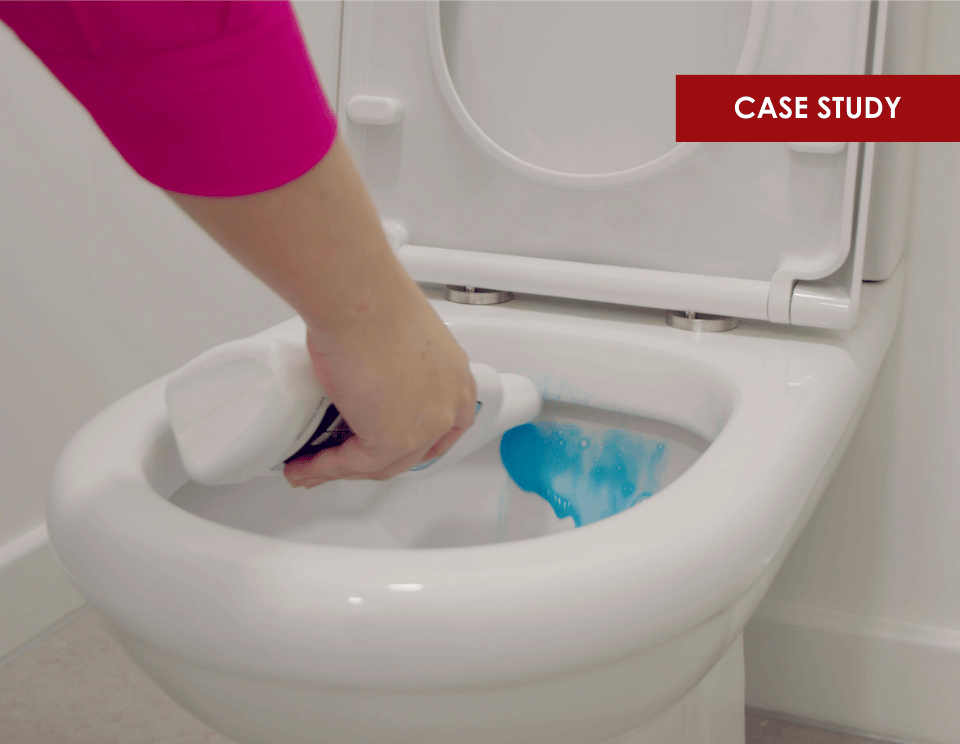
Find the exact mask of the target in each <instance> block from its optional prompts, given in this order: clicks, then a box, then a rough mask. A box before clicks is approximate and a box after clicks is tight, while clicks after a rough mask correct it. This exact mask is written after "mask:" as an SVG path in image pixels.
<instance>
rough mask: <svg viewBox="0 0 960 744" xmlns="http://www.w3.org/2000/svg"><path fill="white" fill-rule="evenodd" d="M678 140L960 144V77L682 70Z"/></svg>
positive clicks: (678, 80) (679, 82)
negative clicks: (684, 72)
mask: <svg viewBox="0 0 960 744" xmlns="http://www.w3.org/2000/svg"><path fill="white" fill-rule="evenodd" d="M676 139H677V142H955V141H960V75H677V108H676Z"/></svg>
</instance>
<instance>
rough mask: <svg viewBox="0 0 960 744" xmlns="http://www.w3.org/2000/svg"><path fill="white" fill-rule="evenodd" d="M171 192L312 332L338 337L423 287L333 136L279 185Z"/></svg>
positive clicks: (385, 312)
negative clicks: (214, 193) (233, 191)
mask: <svg viewBox="0 0 960 744" xmlns="http://www.w3.org/2000/svg"><path fill="white" fill-rule="evenodd" d="M168 194H169V195H170V197H171V198H172V199H173V200H174V201H175V202H176V203H177V204H178V205H179V206H180V207H181V208H182V209H183V210H184V211H185V212H186V213H187V214H188V215H190V216H191V217H192V218H193V219H194V220H195V221H196V222H197V223H199V224H200V225H201V226H202V227H203V228H204V229H205V230H206V231H207V232H208V233H209V234H210V235H211V237H213V238H214V240H216V241H217V242H218V243H219V244H220V245H221V246H223V247H224V248H225V249H226V250H227V251H228V252H229V253H230V254H231V255H232V256H233V257H234V258H235V259H237V261H239V262H240V263H241V264H242V265H243V266H244V267H246V268H247V269H248V270H249V271H250V272H252V273H253V274H254V275H256V276H257V277H258V278H259V279H261V280H262V281H263V282H264V283H265V284H267V285H268V286H269V287H270V288H271V289H273V290H274V291H275V292H276V293H277V294H278V295H280V296H281V297H283V299H285V300H286V301H287V302H288V303H289V304H290V305H291V306H292V307H293V308H294V309H295V310H296V311H297V312H298V313H299V314H300V315H301V316H302V317H303V319H304V321H305V322H306V323H307V325H308V327H309V328H311V330H312V331H314V332H315V333H317V334H322V335H326V334H334V335H335V336H336V337H339V336H340V335H341V334H342V332H344V331H345V330H346V329H349V328H353V327H356V326H357V324H361V325H362V324H364V323H365V322H366V321H368V320H371V319H374V318H377V319H379V318H386V317H390V315H391V314H392V313H395V312H397V311H398V310H399V308H396V307H392V305H395V304H396V303H397V302H401V301H403V298H404V297H408V296H409V295H411V293H417V294H419V292H418V291H417V289H416V286H415V285H414V284H413V282H412V281H411V280H410V278H409V277H408V276H407V274H406V272H404V270H403V269H402V267H401V266H400V265H399V263H398V261H397V260H396V258H395V257H394V256H393V252H392V251H391V249H390V246H389V245H388V243H387V240H386V237H385V236H384V234H383V231H382V229H381V227H380V220H379V218H378V216H377V212H376V209H375V207H374V205H373V203H372V201H371V200H370V197H369V196H368V194H367V192H366V189H365V188H364V186H363V182H362V180H361V178H360V175H359V173H358V172H357V169H356V167H355V166H354V164H353V161H352V159H351V157H350V154H349V151H348V150H347V148H346V146H345V145H344V144H343V142H342V141H341V140H340V138H339V137H338V138H337V139H336V140H335V142H334V144H333V146H332V147H331V148H330V151H329V152H328V153H327V155H326V157H324V158H323V160H321V161H320V163H319V164H317V165H316V166H315V167H314V168H313V169H311V170H310V171H308V172H307V173H306V174H304V175H303V176H302V177H300V178H298V179H297V180H295V181H293V182H291V183H289V184H286V185H285V186H281V187H280V188H277V189H273V190H271V191H266V192H263V193H259V194H252V195H250V196H240V197H231V198H226V199H224V198H208V197H196V196H186V195H183V194H176V193H172V192H168Z"/></svg>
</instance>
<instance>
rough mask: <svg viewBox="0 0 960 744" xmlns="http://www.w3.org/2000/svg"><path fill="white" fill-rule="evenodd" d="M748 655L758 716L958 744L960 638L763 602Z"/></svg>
mask: <svg viewBox="0 0 960 744" xmlns="http://www.w3.org/2000/svg"><path fill="white" fill-rule="evenodd" d="M744 656H745V659H746V677H747V705H748V706H749V707H751V708H757V709H762V710H767V711H776V712H779V713H784V714H786V715H788V716H795V717H797V718H801V719H805V720H813V721H822V722H827V723H829V724H832V726H831V727H833V728H837V729H838V730H847V731H861V732H866V733H868V734H871V735H873V736H878V737H883V738H886V739H893V740H898V741H905V742H915V743H916V744H956V743H957V741H958V733H957V732H960V705H957V700H958V699H960V632H958V631H955V630H947V629H944V628H935V627H930V626H925V625H915V624H912V623H904V622H900V621H895V620H887V619H883V618H875V617H869V616H866V615H855V614H851V613H846V612H838V611H835V610H825V609H821V608H817V607H809V606H805V605H793V604H787V603H783V602H774V601H764V602H762V603H761V604H760V607H759V608H758V610H757V613H756V614H755V615H754V617H753V618H752V619H751V620H750V622H749V623H748V624H747V627H746V629H745V631H744Z"/></svg>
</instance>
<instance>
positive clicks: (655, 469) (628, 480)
mask: <svg viewBox="0 0 960 744" xmlns="http://www.w3.org/2000/svg"><path fill="white" fill-rule="evenodd" d="M671 450H672V448H671V447H670V445H669V443H668V442H666V441H663V440H658V439H654V438H649V437H645V436H643V435H642V434H633V433H631V432H628V431H624V430H623V429H606V430H604V429H600V428H597V427H584V426H580V425H577V424H573V423H555V422H551V421H541V422H537V423H530V424H524V425H522V426H518V427H516V428H514V429H511V430H510V431H508V432H506V433H505V434H504V435H503V438H502V439H501V442H500V459H501V460H502V461H503V465H504V467H505V468H506V470H507V473H508V474H509V475H510V478H511V479H512V480H513V482H514V483H516V484H517V485H518V486H519V487H520V488H522V489H523V490H524V491H530V492H533V493H536V494H538V495H539V496H541V497H542V498H544V499H545V500H546V501H547V503H549V504H550V506H551V507H552V508H553V511H554V513H555V514H556V515H557V518H558V519H563V518H565V517H570V518H571V519H573V523H574V524H575V525H576V526H577V527H582V526H583V525H585V524H591V523H593V522H596V521H598V520H600V519H603V518H604V517H609V516H613V515H614V514H618V513H619V512H621V511H623V510H624V509H629V508H630V507H631V506H633V505H634V504H636V503H638V502H640V501H642V500H644V499H647V498H650V497H651V496H652V495H653V494H655V493H656V492H657V491H659V490H660V488H661V486H660V481H661V475H662V473H663V469H664V468H665V467H666V465H667V463H668V462H669V459H670V454H671Z"/></svg>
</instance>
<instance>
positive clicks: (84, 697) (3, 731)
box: [0, 609, 877, 744]
mask: <svg viewBox="0 0 960 744" xmlns="http://www.w3.org/2000/svg"><path fill="white" fill-rule="evenodd" d="M746 723H747V741H746V744H877V740H876V739H865V738H862V737H858V736H851V735H848V734H836V733H833V732H830V731H824V730H822V729H817V728H810V727H807V726H800V725H798V724H795V723H788V722H786V721H780V720H777V719H775V718H768V717H765V716H763V715H760V714H751V713H748V714H747V720H746ZM0 742H3V744H46V743H47V742H50V743H51V744H52V743H53V742H56V744H232V743H231V741H230V740H229V739H227V738H225V737H223V736H221V735H220V734H217V733H215V732H214V731H211V730H210V729H209V728H207V727H206V726H205V725H203V724H202V723H200V722H199V721H197V720H196V719H195V718H193V717H192V716H191V715H190V714H189V713H186V712H185V711H184V710H182V709H181V708H180V707H178V706H177V705H176V704H175V703H174V702H173V701H172V700H170V698H168V697H167V696H166V694H164V693H163V692H161V691H160V689H159V688H158V687H157V686H156V685H154V684H153V682H151V681H150V680H148V679H147V678H146V677H145V676H144V675H143V673H141V672H140V671H139V670H138V669H137V668H136V667H135V666H134V665H133V664H132V663H131V662H130V661H129V660H128V659H127V658H126V656H125V655H124V654H123V652H122V651H121V650H120V648H119V646H117V644H116V643H115V642H114V641H113V640H112V639H111V638H110V637H109V636H108V635H107V633H106V631H105V630H104V629H103V628H102V627H101V625H100V621H99V619H98V618H97V617H96V616H95V615H94V614H93V613H92V612H89V611H87V610H85V609H84V610H80V611H78V612H77V613H75V614H74V615H73V616H72V617H70V618H68V620H67V621H65V622H63V623H61V624H60V626H59V627H55V628H54V629H52V630H51V631H48V632H47V633H46V634H44V635H42V636H41V637H40V638H38V639H37V640H36V641H34V643H32V644H31V645H29V646H27V647H26V648H25V649H23V650H21V651H20V652H18V653H16V654H12V655H11V656H9V657H7V658H6V659H0Z"/></svg>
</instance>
